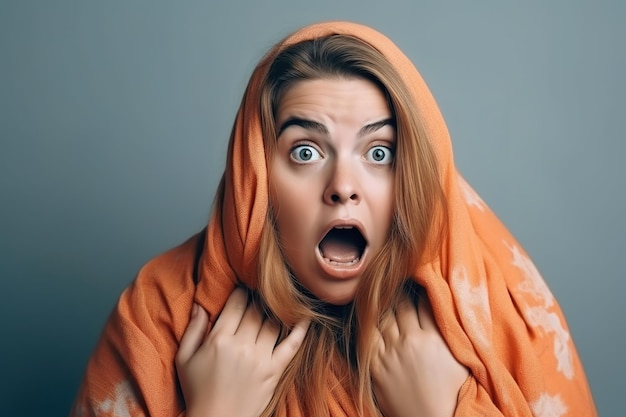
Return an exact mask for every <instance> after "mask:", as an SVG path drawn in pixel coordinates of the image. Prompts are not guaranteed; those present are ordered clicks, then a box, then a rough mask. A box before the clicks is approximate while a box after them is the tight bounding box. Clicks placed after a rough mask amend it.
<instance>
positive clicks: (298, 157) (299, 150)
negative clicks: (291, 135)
mask: <svg viewBox="0 0 626 417" xmlns="http://www.w3.org/2000/svg"><path fill="white" fill-rule="evenodd" d="M289 156H290V157H291V159H293V160H294V161H295V162H297V163H299V164H307V163H309V162H313V161H317V160H318V159H320V158H321V157H322V155H320V153H319V152H318V151H317V149H315V147H313V146H311V145H298V146H295V147H294V148H293V149H292V150H291V153H290V154H289Z"/></svg>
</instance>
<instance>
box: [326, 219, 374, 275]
mask: <svg viewBox="0 0 626 417" xmlns="http://www.w3.org/2000/svg"><path fill="white" fill-rule="evenodd" d="M366 246H367V241H366V240H365V238H364V237H363V235H362V234H361V232H360V231H359V229H357V228H356V227H352V226H345V227H334V228H332V229H330V230H329V231H328V233H326V236H324V239H322V241H321V242H320V243H319V250H320V253H321V255H322V258H324V260H325V261H326V262H327V263H329V264H331V265H336V266H344V267H345V266H352V265H356V264H357V263H358V262H359V261H360V260H361V257H362V256H363V252H364V251H365V247H366Z"/></svg>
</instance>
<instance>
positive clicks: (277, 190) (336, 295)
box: [270, 78, 396, 304]
mask: <svg viewBox="0 0 626 417" xmlns="http://www.w3.org/2000/svg"><path fill="white" fill-rule="evenodd" d="M277 127H278V132H279V134H278V139H277V150H276V152H275V154H274V155H273V159H272V161H271V170H270V184H271V199H272V200H271V201H272V206H273V208H274V210H275V212H276V213H277V216H276V223H277V229H278V234H279V237H280V241H281V244H282V247H283V253H284V254H285V257H286V259H287V262H288V264H289V266H290V268H291V270H292V272H293V274H294V276H295V277H296V278H297V279H298V281H299V282H300V283H301V284H302V285H303V286H304V287H306V288H307V289H308V290H309V291H310V292H311V293H312V294H314V295H315V296H317V297H318V298H319V299H321V300H323V301H326V302H328V303H332V304H346V303H348V302H350V301H352V299H353V298H354V294H355V292H356V288H357V286H358V284H359V280H360V278H361V275H362V273H363V271H364V269H365V268H366V266H367V265H368V263H369V262H371V260H372V259H373V258H374V256H375V255H376V254H377V253H378V252H379V251H380V249H381V248H382V246H383V244H384V243H385V241H386V239H387V236H388V235H389V230H390V228H391V222H392V215H393V195H394V192H393V190H394V187H393V185H394V175H393V168H392V162H393V154H394V148H395V142H396V133H395V128H394V122H393V119H392V114H391V111H390V109H389V106H388V105H387V101H386V100H385V97H384V95H383V93H382V92H381V91H380V89H379V88H377V87H376V86H375V85H374V84H373V83H371V82H369V81H366V80H364V79H358V78H351V79H345V78H333V79H319V80H307V81H300V82H298V83H296V84H295V85H293V86H292V87H290V88H289V89H288V90H287V91H286V93H285V94H284V96H283V98H282V100H281V102H280V105H279V107H278V112H277ZM333 225H342V227H348V226H353V227H358V228H359V230H360V231H361V233H362V234H363V235H364V237H365V239H366V240H367V247H366V249H365V253H364V254H363V256H361V259H360V261H359V262H357V263H356V264H355V265H351V264H348V263H337V262H335V263H331V262H328V261H325V260H324V258H323V256H321V254H320V251H319V248H318V245H319V243H320V241H321V240H322V238H323V237H324V236H325V235H326V233H327V232H328V230H329V229H330V228H331V226H333Z"/></svg>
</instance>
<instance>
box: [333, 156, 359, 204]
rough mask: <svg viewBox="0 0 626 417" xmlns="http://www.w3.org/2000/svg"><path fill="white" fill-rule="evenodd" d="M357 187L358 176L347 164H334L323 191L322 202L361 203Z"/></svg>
mask: <svg viewBox="0 0 626 417" xmlns="http://www.w3.org/2000/svg"><path fill="white" fill-rule="evenodd" d="M359 187H360V184H359V180H358V176H357V175H356V173H355V172H353V170H352V168H351V167H350V166H349V164H346V163H342V164H336V165H335V166H334V167H333V170H332V172H331V173H330V178H329V180H328V183H327V186H326V189H325V190H324V202H325V203H326V204H346V203H354V204H358V203H359V202H360V201H361V192H360V189H359Z"/></svg>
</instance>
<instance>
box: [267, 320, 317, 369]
mask: <svg viewBox="0 0 626 417" xmlns="http://www.w3.org/2000/svg"><path fill="white" fill-rule="evenodd" d="M310 324H311V320H310V319H303V320H300V321H299V322H298V323H296V325H295V326H293V329H291V332H290V333H289V335H288V336H287V337H286V338H285V339H283V341H282V342H280V343H279V344H278V346H276V348H274V352H273V354H272V360H273V361H276V363H277V364H278V365H281V366H283V367H286V366H287V365H288V364H289V362H291V360H292V359H293V357H294V356H296V353H297V352H298V349H300V346H302V342H303V341H304V337H305V336H306V334H307V331H308V330H309V325H310Z"/></svg>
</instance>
